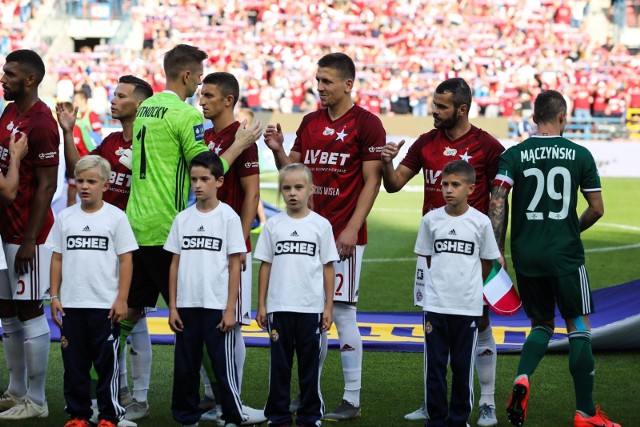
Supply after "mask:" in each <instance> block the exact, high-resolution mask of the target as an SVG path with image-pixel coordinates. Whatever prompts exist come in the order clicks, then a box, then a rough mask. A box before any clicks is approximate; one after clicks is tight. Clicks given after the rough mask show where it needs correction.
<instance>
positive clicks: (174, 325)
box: [169, 308, 184, 334]
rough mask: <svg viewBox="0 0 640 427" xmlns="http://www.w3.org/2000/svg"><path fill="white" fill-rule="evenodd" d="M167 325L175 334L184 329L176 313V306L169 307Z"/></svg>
mask: <svg viewBox="0 0 640 427" xmlns="http://www.w3.org/2000/svg"><path fill="white" fill-rule="evenodd" d="M169 327H170V328H171V330H172V331H173V332H175V333H176V334H177V333H178V332H182V330H183V329H184V325H183V324H182V319H181V318H180V315H179V314H178V309H177V308H171V309H169Z"/></svg>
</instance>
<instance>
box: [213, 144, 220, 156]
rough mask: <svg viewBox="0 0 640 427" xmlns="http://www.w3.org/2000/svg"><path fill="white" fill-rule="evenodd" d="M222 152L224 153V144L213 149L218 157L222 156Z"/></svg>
mask: <svg viewBox="0 0 640 427" xmlns="http://www.w3.org/2000/svg"><path fill="white" fill-rule="evenodd" d="M220 151H222V144H220V145H217V146H216V148H214V149H213V152H214V153H216V156H219V155H220Z"/></svg>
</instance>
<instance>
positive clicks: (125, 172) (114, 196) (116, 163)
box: [90, 132, 131, 210]
mask: <svg viewBox="0 0 640 427" xmlns="http://www.w3.org/2000/svg"><path fill="white" fill-rule="evenodd" d="M128 148H131V141H125V140H124V136H123V134H122V132H112V133H110V134H109V135H107V136H106V137H105V138H104V139H103V140H102V144H100V145H98V146H97V147H96V148H95V149H94V150H93V151H91V153H90V154H97V155H98V156H102V157H103V158H105V159H106V160H107V161H108V162H109V164H110V165H111V176H110V177H109V189H108V190H107V191H106V192H105V193H104V194H103V197H102V198H103V200H104V201H105V202H108V203H111V204H112V205H114V206H116V207H118V208H120V209H122V210H125V209H126V208H127V202H128V201H129V192H130V190H131V169H129V168H128V167H126V166H125V165H123V164H122V163H120V156H122V154H123V153H124V151H125V150H126V149H128Z"/></svg>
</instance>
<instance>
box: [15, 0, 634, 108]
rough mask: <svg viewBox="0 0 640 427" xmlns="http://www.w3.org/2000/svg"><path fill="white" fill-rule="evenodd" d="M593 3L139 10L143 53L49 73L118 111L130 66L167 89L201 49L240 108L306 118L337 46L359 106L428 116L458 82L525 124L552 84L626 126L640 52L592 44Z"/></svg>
mask: <svg viewBox="0 0 640 427" xmlns="http://www.w3.org/2000/svg"><path fill="white" fill-rule="evenodd" d="M5 3H15V2H6V1H5ZM589 3H590V2H588V1H584V0H506V1H498V2H488V1H484V0H465V1H457V2H453V1H449V0H436V1H431V2H421V1H416V0H402V1H386V2H367V1H353V2H345V1H333V2H325V1H319V0H310V1H305V2H297V1H293V0H285V1H275V0H256V1H243V2H238V1H235V2H234V1H222V0H208V1H205V2H201V1H187V0H181V1H176V0H150V1H145V2H133V4H134V5H135V6H133V7H132V8H131V9H130V19H132V20H134V21H135V22H137V23H139V24H141V25H142V26H143V32H144V43H143V49H142V51H138V50H134V49H132V48H131V47H129V46H123V45H112V44H109V45H97V46H95V47H94V48H93V49H91V48H88V47H87V48H84V49H81V51H80V52H75V53H70V54H57V55H56V54H52V55H50V64H48V69H49V70H52V71H53V72H54V73H56V77H57V80H58V91H57V93H56V97H57V99H58V100H66V99H67V98H69V97H70V94H72V91H71V86H72V85H73V86H74V87H75V88H76V89H77V88H84V89H85V90H86V91H87V92H89V93H90V95H91V97H92V100H91V103H92V106H93V109H94V110H95V111H96V112H97V113H98V114H100V115H108V110H109V108H108V105H109V104H108V100H109V98H110V96H111V95H112V92H113V90H114V88H115V85H116V83H117V78H118V76H119V75H120V74H121V73H122V71H123V70H127V71H128V72H131V73H132V74H135V75H140V76H144V77H145V79H146V80H147V81H148V82H149V83H151V85H152V87H153V88H154V91H158V90H162V89H163V88H164V84H165V76H164V75H163V71H162V67H161V66H160V65H161V59H162V54H163V52H165V51H166V50H167V49H169V48H171V47H172V46H174V45H175V44H178V43H190V44H194V45H197V46H201V47H202V48H203V49H204V50H205V51H207V53H208V54H209V60H208V63H207V64H206V68H207V69H206V70H205V71H214V70H215V71H228V72H231V73H232V74H234V75H235V76H237V77H238V79H239V81H240V87H241V89H242V94H241V101H242V106H243V107H248V108H250V109H252V110H254V111H280V112H283V113H288V112H308V111H312V110H314V109H316V107H317V102H318V99H317V96H316V94H315V93H314V89H313V86H314V84H313V80H314V73H315V63H314V60H313V59H314V58H317V57H319V56H322V55H323V54H325V53H328V52H330V51H331V50H332V49H335V48H336V47H337V46H339V47H340V49H341V50H342V51H344V52H345V53H346V54H348V55H350V56H351V57H353V58H354V60H355V62H356V66H357V68H358V76H359V81H358V82H357V84H356V91H357V95H356V99H357V100H358V103H359V104H360V105H362V106H363V107H365V108H366V109H368V110H370V111H372V112H373V113H376V114H413V115H416V116H426V115H428V113H429V112H428V109H429V105H430V99H429V94H431V93H433V90H434V89H435V86H436V84H437V82H439V81H441V80H442V79H443V78H447V77H452V76H458V77H462V78H464V79H465V80H467V81H468V82H469V83H470V85H471V86H472V90H473V95H474V99H475V100H476V102H475V103H474V106H475V109H473V110H472V111H471V112H470V114H471V117H475V116H479V115H482V116H485V117H498V116H504V117H512V116H513V112H514V109H516V108H518V109H522V110H523V111H522V113H523V116H525V117H526V116H527V114H528V112H530V110H531V105H532V102H533V99H535V96H536V95H537V94H538V93H539V92H540V91H541V90H545V89H556V90H558V91H560V92H562V93H565V94H566V95H567V100H568V101H569V103H570V109H571V110H572V111H573V112H574V115H577V116H581V117H585V116H588V117H591V116H593V117H621V116H623V114H624V112H625V109H626V108H638V107H640V77H638V75H637V73H636V72H635V70H637V68H638V66H639V65H640V54H638V53H635V54H631V53H630V52H629V51H628V50H627V49H626V48H625V47H624V46H623V45H621V44H615V43H613V42H612V41H611V39H609V40H607V42H606V43H605V44H604V45H598V44H595V43H594V42H593V41H592V39H591V37H590V34H589V31H588V29H587V27H586V26H585V18H586V17H587V15H588V13H589ZM14 10H17V11H19V7H18V9H14ZM16 14H17V15H16V16H18V17H19V16H20V14H19V13H18V12H16ZM17 21H18V23H16V22H15V20H14V25H23V26H24V25H26V24H24V23H22V22H21V20H20V19H18V20H17ZM3 28H5V27H4V26H3ZM3 31H5V32H7V31H6V30H3ZM10 35H11V37H16V36H15V35H14V32H13V31H11V32H10ZM5 38H6V37H5ZM11 47H13V48H15V47H17V46H15V43H14V45H13V46H11ZM3 51H4V50H3ZM107 118H108V117H107Z"/></svg>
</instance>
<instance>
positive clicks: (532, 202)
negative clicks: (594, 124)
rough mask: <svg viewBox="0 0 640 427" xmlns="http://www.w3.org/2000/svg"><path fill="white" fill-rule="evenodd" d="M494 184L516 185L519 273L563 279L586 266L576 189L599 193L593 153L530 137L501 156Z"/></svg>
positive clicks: (514, 250) (514, 232)
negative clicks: (577, 210)
mask: <svg viewBox="0 0 640 427" xmlns="http://www.w3.org/2000/svg"><path fill="white" fill-rule="evenodd" d="M494 185H500V186H504V187H506V188H510V187H513V192H512V199H511V218H510V222H511V255H512V258H513V264H514V267H515V269H516V271H518V272H519V273H520V274H523V275H525V276H531V277H539V276H562V275H564V274H568V273H570V272H573V271H575V270H576V269H577V268H578V267H579V266H581V265H583V264H584V247H583V246H582V241H581V240H580V225H579V220H578V214H577V212H576V205H577V201H578V200H577V199H578V188H580V190H581V191H582V192H585V193H586V192H595V191H598V192H599V191H601V187H600V177H599V176H598V169H597V167H596V163H595V161H594V159H593V156H592V155H591V153H590V152H589V150H587V149H586V148H585V147H583V146H580V145H578V144H575V143H573V142H571V141H569V140H568V139H566V138H562V137H559V136H556V137H544V136H535V137H531V138H529V139H527V140H525V141H523V142H522V143H520V144H518V145H515V146H513V147H511V148H509V149H508V150H507V151H505V152H504V153H503V154H502V155H501V156H500V163H499V166H498V174H497V176H496V178H495V180H494Z"/></svg>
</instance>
